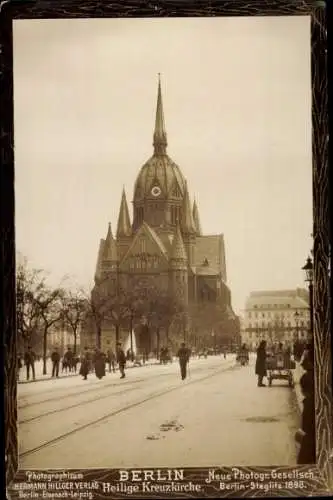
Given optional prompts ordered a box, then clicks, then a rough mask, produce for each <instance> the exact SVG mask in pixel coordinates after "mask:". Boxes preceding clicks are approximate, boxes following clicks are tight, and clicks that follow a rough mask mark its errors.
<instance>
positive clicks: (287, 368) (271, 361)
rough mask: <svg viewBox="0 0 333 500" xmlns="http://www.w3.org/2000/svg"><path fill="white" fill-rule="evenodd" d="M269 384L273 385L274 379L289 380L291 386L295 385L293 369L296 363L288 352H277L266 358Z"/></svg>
mask: <svg viewBox="0 0 333 500" xmlns="http://www.w3.org/2000/svg"><path fill="white" fill-rule="evenodd" d="M266 368H267V378H268V385H270V386H271V385H272V382H273V380H287V381H288V385H289V387H294V377H293V370H295V368H296V363H295V361H293V360H292V359H291V358H290V355H289V354H287V353H283V352H282V353H275V354H271V355H270V356H268V357H267V360H266Z"/></svg>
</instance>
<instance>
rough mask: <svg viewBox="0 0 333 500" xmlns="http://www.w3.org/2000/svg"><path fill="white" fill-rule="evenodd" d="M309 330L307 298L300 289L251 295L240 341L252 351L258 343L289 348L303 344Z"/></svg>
mask: <svg viewBox="0 0 333 500" xmlns="http://www.w3.org/2000/svg"><path fill="white" fill-rule="evenodd" d="M309 327H310V312H309V295H308V291H307V290H305V289H302V288H297V289H295V290H272V291H258V292H252V293H251V294H250V296H249V297H248V299H247V301H246V305H245V310H244V315H243V318H242V325H241V336H242V342H243V343H245V344H247V345H248V346H249V347H251V348H252V349H255V348H256V347H257V346H258V343H259V342H260V340H263V339H265V340H266V341H268V343H276V342H283V343H284V344H290V345H292V344H293V343H294V342H295V341H296V340H299V341H301V342H305V341H306V340H307V338H308V333H309Z"/></svg>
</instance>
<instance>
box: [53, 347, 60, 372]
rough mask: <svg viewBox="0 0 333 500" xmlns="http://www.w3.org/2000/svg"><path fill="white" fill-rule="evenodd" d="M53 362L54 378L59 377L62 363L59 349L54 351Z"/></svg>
mask: <svg viewBox="0 0 333 500" xmlns="http://www.w3.org/2000/svg"><path fill="white" fill-rule="evenodd" d="M51 361H52V377H59V363H60V354H59V351H58V349H57V348H55V349H54V351H53V353H52V354H51Z"/></svg>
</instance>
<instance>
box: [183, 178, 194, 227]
mask: <svg viewBox="0 0 333 500" xmlns="http://www.w3.org/2000/svg"><path fill="white" fill-rule="evenodd" d="M181 222H182V230H183V232H184V233H186V234H191V233H196V227H195V223H194V220H193V215H192V209H191V203H190V196H189V194H188V189H187V182H186V181H185V190H184V198H183V210H182V219H181Z"/></svg>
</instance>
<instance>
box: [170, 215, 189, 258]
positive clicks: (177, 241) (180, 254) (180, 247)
mask: <svg viewBox="0 0 333 500" xmlns="http://www.w3.org/2000/svg"><path fill="white" fill-rule="evenodd" d="M171 259H172V260H174V261H178V262H179V261H182V262H183V263H185V262H186V261H187V255H186V251H185V246H184V242H183V238H182V235H181V232H180V227H179V223H178V222H177V226H176V232H175V235H174V238H173V241H172V248H171Z"/></svg>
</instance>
